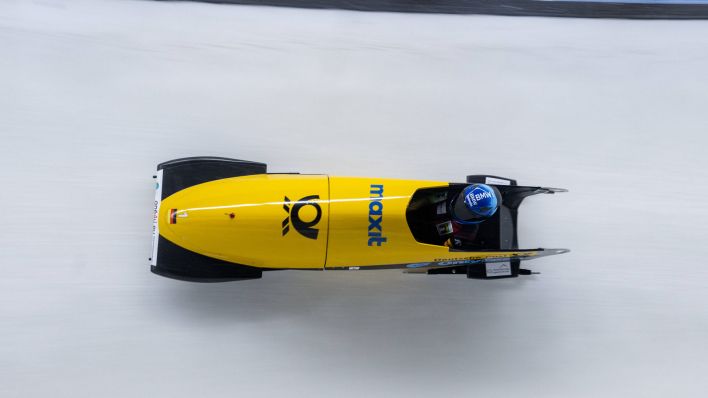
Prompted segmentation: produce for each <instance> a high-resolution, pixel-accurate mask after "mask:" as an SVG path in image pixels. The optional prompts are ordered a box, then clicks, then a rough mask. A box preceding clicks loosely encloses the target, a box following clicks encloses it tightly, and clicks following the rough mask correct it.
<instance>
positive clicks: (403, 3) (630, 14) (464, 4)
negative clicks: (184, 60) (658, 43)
mask: <svg viewBox="0 0 708 398" xmlns="http://www.w3.org/2000/svg"><path fill="white" fill-rule="evenodd" d="M178 1H179V0H178ZM188 1H189V0H188ZM191 1H201V2H206V3H225V4H226V3H228V4H247V5H267V6H284V7H300V8H320V9H341V10H357V11H385V12H414V13H440V14H486V15H512V16H544V17H574V18H630V19H708V4H656V3H651V4H650V3H608V2H580V1H537V0H259V1H256V0H191Z"/></svg>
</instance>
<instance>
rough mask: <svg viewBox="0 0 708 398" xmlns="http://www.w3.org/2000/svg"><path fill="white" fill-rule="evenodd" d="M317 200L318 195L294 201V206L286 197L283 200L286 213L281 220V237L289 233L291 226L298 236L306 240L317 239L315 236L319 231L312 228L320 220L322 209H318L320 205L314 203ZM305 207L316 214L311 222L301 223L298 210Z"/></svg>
mask: <svg viewBox="0 0 708 398" xmlns="http://www.w3.org/2000/svg"><path fill="white" fill-rule="evenodd" d="M319 198H320V195H310V196H305V197H303V198H300V199H299V200H297V201H295V203H294V204H292V202H291V201H290V199H289V198H288V197H287V196H286V197H285V198H284V199H283V210H285V212H286V213H288V215H287V216H286V217H285V219H284V220H283V236H285V235H286V234H287V233H288V232H289V231H290V226H291V225H292V227H293V228H295V230H296V231H297V232H298V233H300V235H302V236H304V237H306V238H308V239H317V235H318V234H319V232H320V231H319V230H318V229H317V228H313V227H314V226H315V225H317V223H319V222H320V219H321V218H322V208H321V207H320V204H319V203H317V202H316V200H318V199H319ZM305 206H312V207H314V208H315V211H316V212H317V214H316V215H315V218H314V219H312V220H311V221H303V220H302V219H301V218H300V210H302V208H303V207H305Z"/></svg>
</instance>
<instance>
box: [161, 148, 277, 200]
mask: <svg viewBox="0 0 708 398" xmlns="http://www.w3.org/2000/svg"><path fill="white" fill-rule="evenodd" d="M157 169H158V170H162V171H163V175H162V198H161V199H163V200H164V199H165V198H167V197H168V196H170V195H172V194H173V193H175V192H177V191H181V190H183V189H185V188H189V187H191V186H193V185H197V184H201V183H204V182H208V181H214V180H220V179H222V178H229V177H240V176H246V175H251V174H265V173H266V165H265V163H258V162H250V161H248V160H238V159H229V158H220V157H214V156H199V157H191V158H182V159H175V160H170V161H168V162H164V163H160V164H159V165H157Z"/></svg>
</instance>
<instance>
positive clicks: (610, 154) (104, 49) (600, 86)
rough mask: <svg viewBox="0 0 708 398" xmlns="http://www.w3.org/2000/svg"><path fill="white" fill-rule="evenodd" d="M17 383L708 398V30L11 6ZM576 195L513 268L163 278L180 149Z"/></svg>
mask: <svg viewBox="0 0 708 398" xmlns="http://www.w3.org/2000/svg"><path fill="white" fill-rule="evenodd" d="M0 51H1V52H2V56H0V91H1V92H2V95H0V138H1V140H0V211H1V216H0V272H1V276H0V396H2V397H47V396H50V397H103V396H115V397H126V396H135V397H160V396H163V397H164V396H171V397H197V396H211V397H276V396H283V397H428V396H430V397H433V396H435V397H472V396H480V397H495V396H496V397H522V396H544V397H549V396H557V397H569V396H574V397H597V396H618V397H625V396H643V397H651V396H656V397H665V396H668V395H672V396H682V397H688V396H701V395H702V394H704V393H705V391H706V389H708V382H706V378H705V377H704V376H705V374H706V371H708V365H707V364H708V361H706V356H708V305H706V301H707V300H708V271H707V270H706V253H705V249H706V241H707V238H708V229H707V227H706V225H708V210H706V196H707V195H708V188H707V187H706V186H707V183H708V172H707V171H706V170H708V161H707V160H706V157H705V147H706V144H708V138H706V133H708V113H707V108H706V106H707V104H708V73H707V71H708V22H701V21H621V20H582V19H555V18H511V17H485V16H440V15H405V14H388V13H358V12H345V11H323V10H291V9H278V8H269V7H242V6H218V5H209V4H194V3H169V2H168V3H163V2H138V1H107V0H96V1H87V0H72V1H69V0H37V1H19V0H14V1H4V2H2V3H1V4H0ZM193 155H217V156H228V157H235V158H241V159H248V160H256V161H261V162H266V163H268V165H269V167H270V170H271V171H300V172H304V173H320V172H321V173H329V174H336V175H365V176H366V175H370V176H387V177H400V178H422V179H441V180H447V181H463V180H464V176H465V175H467V174H473V173H489V174H495V175H501V176H509V177H514V178H517V179H518V180H519V181H520V182H521V183H523V184H538V185H546V186H555V187H563V188H568V189H569V190H570V192H569V193H567V194H562V195H555V196H542V197H540V196H539V197H533V198H530V199H528V200H527V202H525V203H524V205H523V206H522V208H521V218H520V227H519V228H520V231H519V232H520V241H521V245H522V246H523V247H528V248H531V247H539V246H541V247H543V246H545V247H567V248H570V249H572V252H571V253H569V254H566V255H562V256H557V257H552V258H543V259H539V260H536V261H533V262H529V263H527V264H528V266H529V267H530V268H532V269H533V270H535V271H539V272H541V275H534V276H531V277H522V278H518V279H510V280H499V281H477V280H467V279H465V278H464V277H462V276H452V275H451V276H440V275H439V276H424V275H409V274H404V273H401V272H399V271H351V272H335V271H325V272H305V271H283V272H274V273H268V274H266V275H265V276H264V278H263V279H261V280H254V281H246V282H239V283H226V284H192V283H185V282H178V281H174V280H169V279H165V278H161V277H158V276H156V275H153V274H151V273H150V272H149V269H148V261H147V258H148V256H149V255H150V245H151V243H150V240H151V218H152V200H153V185H152V184H153V182H152V179H151V175H152V174H153V170H154V167H155V165H156V164H157V163H158V162H161V161H165V160H169V159H173V158H178V157H184V156H193Z"/></svg>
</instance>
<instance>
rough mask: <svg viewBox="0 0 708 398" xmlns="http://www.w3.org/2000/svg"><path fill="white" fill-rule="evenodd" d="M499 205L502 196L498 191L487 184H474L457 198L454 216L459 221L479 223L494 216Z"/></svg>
mask: <svg viewBox="0 0 708 398" xmlns="http://www.w3.org/2000/svg"><path fill="white" fill-rule="evenodd" d="M499 203H501V195H500V194H499V191H498V190H496V189H495V188H493V187H491V186H489V185H486V184H472V185H469V186H467V187H465V189H463V190H462V192H461V193H460V194H459V195H458V196H457V198H455V203H453V206H452V214H453V215H454V216H455V219H456V220H457V221H460V222H463V223H465V222H467V223H479V222H482V221H484V220H486V219H488V218H489V217H491V216H493V215H494V213H496V212H497V209H499Z"/></svg>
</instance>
